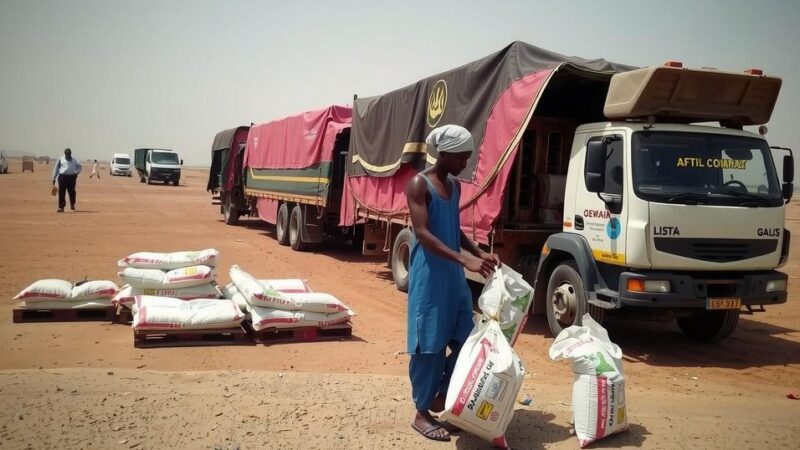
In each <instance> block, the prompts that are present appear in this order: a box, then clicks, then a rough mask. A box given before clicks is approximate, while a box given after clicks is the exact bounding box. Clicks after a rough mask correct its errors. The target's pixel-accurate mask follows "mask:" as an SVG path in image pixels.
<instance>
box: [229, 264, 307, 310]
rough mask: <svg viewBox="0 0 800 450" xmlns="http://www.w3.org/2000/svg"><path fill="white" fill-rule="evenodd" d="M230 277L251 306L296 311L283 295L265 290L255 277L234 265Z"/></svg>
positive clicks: (290, 301)
mask: <svg viewBox="0 0 800 450" xmlns="http://www.w3.org/2000/svg"><path fill="white" fill-rule="evenodd" d="M230 277H231V281H233V284H235V285H236V289H238V290H239V292H240V293H241V294H242V295H243V296H244V298H245V300H247V302H248V303H250V304H251V305H254V306H261V307H264V308H280V309H287V310H292V309H296V308H295V306H294V303H293V302H292V300H291V299H289V298H287V297H286V295H285V294H283V293H281V292H279V291H276V290H272V289H265V288H264V286H263V285H262V284H261V283H260V282H259V281H258V280H257V279H256V278H255V277H253V276H252V275H250V274H249V273H247V272H245V271H244V270H242V269H241V268H240V267H239V266H237V265H235V264H234V265H233V266H231V270H230Z"/></svg>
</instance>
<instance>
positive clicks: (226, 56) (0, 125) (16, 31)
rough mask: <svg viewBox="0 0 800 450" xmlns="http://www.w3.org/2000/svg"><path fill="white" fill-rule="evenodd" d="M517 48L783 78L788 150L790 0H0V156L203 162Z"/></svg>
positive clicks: (795, 139) (798, 53)
mask: <svg viewBox="0 0 800 450" xmlns="http://www.w3.org/2000/svg"><path fill="white" fill-rule="evenodd" d="M514 40H521V41H525V42H528V43H530V44H534V45H537V46H540V47H544V48H546V49H549V50H553V51H556V52H559V53H563V54H566V55H575V56H582V57H587V58H596V57H602V58H606V59H608V60H612V61H616V62H620V63H626V64H631V65H639V66H646V65H660V64H662V63H663V62H664V61H666V60H670V59H672V60H680V61H683V62H684V65H685V66H689V67H700V66H706V67H716V68H719V69H726V70H734V71H739V70H744V69H746V68H749V67H758V68H762V69H763V70H764V71H765V73H767V74H772V75H777V76H780V77H782V78H783V88H782V91H781V96H780V98H779V100H778V104H777V106H776V108H775V111H774V113H773V119H772V121H771V122H770V124H769V130H770V131H769V134H768V136H767V137H768V138H769V141H770V143H771V144H773V145H783V146H790V147H793V148H795V149H800V145H798V144H800V126H798V125H797V123H796V122H795V120H796V119H797V118H798V117H800V50H799V49H798V44H800V1H799V0H774V1H762V2H755V1H738V0H737V1H722V0H719V1H679V0H671V1H669V2H664V1H645V0H639V1H611V0H609V1H568V2H567V1H565V2H544V1H519V2H510V1H509V2H502V1H500V2H492V1H436V2H434V1H410V0H407V1H402V2H388V1H377V0H375V1H344V0H340V1H329V2H323V1H319V2H311V1H285V0H284V1H281V2H270V1H244V0H243V1H233V0H231V1H200V0H192V1H170V0H162V1H142V0H137V1H132V0H130V1H116V0H102V1H88V0H86V1H66V0H64V1H43V0H36V1H33V0H0V64H2V69H0V148H5V149H7V150H10V151H16V152H31V153H35V154H39V155H42V154H49V155H57V154H60V153H61V151H62V150H63V149H64V147H71V148H72V149H73V153H74V154H75V155H76V156H78V157H80V158H103V159H108V158H109V157H110V155H111V154H112V153H113V152H131V151H132V149H133V148H135V147H143V146H154V147H168V148H174V149H176V150H177V151H179V152H181V154H182V155H183V158H184V159H185V160H186V163H187V164H192V165H201V164H202V165H207V164H208V163H209V159H210V146H211V141H212V139H213V138H214V135H215V134H216V133H217V132H218V131H220V130H222V129H225V128H230V127H233V126H236V125H240V124H249V123H250V122H256V123H258V122H264V121H268V120H271V119H275V118H278V117H282V116H285V115H289V114H295V113H298V112H301V111H304V110H309V109H317V108H320V107H323V106H326V105H329V104H333V103H336V104H349V103H351V101H352V97H353V94H354V93H357V94H359V95H360V96H371V95H377V94H382V93H385V92H387V91H390V90H393V89H396V88H399V87H402V86H405V85H407V84H410V83H412V82H414V81H416V80H418V79H420V78H423V77H426V76H429V75H432V74H434V73H437V72H441V71H444V70H448V69H451V68H453V67H455V66H458V65H461V64H463V63H466V62H469V61H472V60H475V59H478V58H480V57H483V56H485V55H488V54H489V53H492V52H495V51H497V50H499V49H501V48H502V47H504V46H506V45H507V44H508V43H510V42H511V41H514ZM798 159H800V158H798ZM799 162H800V161H799Z"/></svg>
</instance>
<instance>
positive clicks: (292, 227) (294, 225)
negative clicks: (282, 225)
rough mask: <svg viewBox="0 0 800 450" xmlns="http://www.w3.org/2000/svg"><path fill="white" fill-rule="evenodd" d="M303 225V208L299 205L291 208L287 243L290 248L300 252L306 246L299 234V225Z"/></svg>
mask: <svg viewBox="0 0 800 450" xmlns="http://www.w3.org/2000/svg"><path fill="white" fill-rule="evenodd" d="M302 226H303V210H302V208H301V207H300V205H297V206H295V207H294V208H292V215H291V216H290V217H289V245H291V246H292V250H295V251H298V252H302V251H303V250H305V249H306V248H307V247H308V244H307V243H305V242H303V238H302V237H301V236H300V227H302Z"/></svg>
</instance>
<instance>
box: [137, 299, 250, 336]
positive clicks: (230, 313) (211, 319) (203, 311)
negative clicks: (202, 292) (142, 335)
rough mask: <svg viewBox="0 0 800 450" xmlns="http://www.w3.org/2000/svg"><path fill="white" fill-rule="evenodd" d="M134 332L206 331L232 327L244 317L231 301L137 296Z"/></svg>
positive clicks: (238, 323) (237, 324)
mask: <svg viewBox="0 0 800 450" xmlns="http://www.w3.org/2000/svg"><path fill="white" fill-rule="evenodd" d="M135 304H136V308H135V311H136V315H135V316H134V317H133V329H134V330H204V329H205V330H207V329H214V328H220V329H225V328H235V327H237V326H239V325H240V324H241V322H242V320H243V319H244V314H242V311H241V310H240V309H239V307H238V306H236V305H235V304H234V303H233V301H231V300H228V299H219V300H180V299H177V298H169V297H154V296H149V295H140V296H137V297H136V303H135Z"/></svg>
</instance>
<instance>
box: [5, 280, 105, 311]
mask: <svg viewBox="0 0 800 450" xmlns="http://www.w3.org/2000/svg"><path fill="white" fill-rule="evenodd" d="M116 293H117V285H116V283H114V282H113V281H108V280H97V281H82V282H79V283H77V284H75V285H73V284H72V283H70V282H69V281H64V280H52V279H50V280H39V281H36V282H34V283H33V284H31V285H30V286H28V287H26V288H25V289H23V290H22V291H21V292H20V293H19V294H17V295H16V297H14V300H21V302H20V304H19V307H20V308H22V309H81V308H83V309H92V308H94V309H97V308H106V307H109V306H112V298H113V297H114V295H116Z"/></svg>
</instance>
